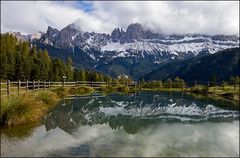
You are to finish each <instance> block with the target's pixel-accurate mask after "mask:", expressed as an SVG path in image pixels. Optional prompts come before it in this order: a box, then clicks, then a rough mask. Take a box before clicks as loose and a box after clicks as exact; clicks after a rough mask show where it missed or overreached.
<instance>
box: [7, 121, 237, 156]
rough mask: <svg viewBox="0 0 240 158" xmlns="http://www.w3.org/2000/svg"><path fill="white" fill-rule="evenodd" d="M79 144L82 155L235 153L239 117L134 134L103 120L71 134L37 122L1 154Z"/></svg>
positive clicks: (64, 151)
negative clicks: (231, 119) (29, 133)
mask: <svg viewBox="0 0 240 158" xmlns="http://www.w3.org/2000/svg"><path fill="white" fill-rule="evenodd" d="M11 145H12V146H11ZM83 145H85V146H84V147H85V148H88V150H86V151H87V152H86V151H85V153H84V154H86V155H82V156H239V121H234V122H233V123H208V122H205V123H199V124H179V123H178V124H177V123H161V124H158V125H156V124H155V125H152V126H149V127H148V128H146V129H144V130H141V131H139V132H138V133H136V134H134V135H133V134H127V133H126V132H124V131H123V129H119V130H112V129H111V128H110V127H109V126H108V125H107V124H103V125H94V126H83V127H79V128H78V129H76V130H75V131H74V132H73V133H72V134H71V135H69V134H68V133H66V132H64V131H63V130H61V129H60V128H56V129H52V130H50V131H48V132H46V131H45V129H44V127H43V126H41V127H39V128H37V129H36V130H35V132H34V134H33V135H32V137H30V138H27V139H26V140H24V141H23V142H17V143H16V145H13V144H11V143H10V142H8V145H6V143H5V144H4V146H2V151H4V152H5V153H2V154H3V155H2V156H4V154H7V155H9V156H11V155H17V156H27V155H31V156H34V155H35V156H44V155H45V154H46V155H49V154H50V155H52V153H59V154H60V155H71V154H72V152H73V151H74V150H73V149H78V150H81V149H82V148H81V147H82V146H83ZM78 153H81V151H78ZM46 155H45V156H46Z"/></svg>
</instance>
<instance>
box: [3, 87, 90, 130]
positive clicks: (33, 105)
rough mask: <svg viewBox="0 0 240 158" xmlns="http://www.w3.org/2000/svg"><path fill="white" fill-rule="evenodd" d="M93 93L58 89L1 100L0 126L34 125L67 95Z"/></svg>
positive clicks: (66, 88)
mask: <svg viewBox="0 0 240 158" xmlns="http://www.w3.org/2000/svg"><path fill="white" fill-rule="evenodd" d="M92 92H94V89H93V88H90V87H84V86H80V87H59V88H55V89H51V90H46V91H36V92H28V93H24V94H20V95H18V96H10V98H9V99H7V98H3V99H2V100H1V113H0V124H1V128H3V127H13V126H18V125H26V124H34V122H38V121H39V120H41V119H42V117H43V116H44V114H46V112H48V111H49V110H50V109H51V108H53V107H54V105H56V103H57V101H58V100H60V99H61V98H62V97H64V96H67V95H83V94H90V93H92Z"/></svg>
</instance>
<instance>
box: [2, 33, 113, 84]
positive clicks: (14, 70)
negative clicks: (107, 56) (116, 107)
mask: <svg viewBox="0 0 240 158" xmlns="http://www.w3.org/2000/svg"><path fill="white" fill-rule="evenodd" d="M0 59H1V62H0V70H1V73H0V74H1V76H0V78H1V79H3V80H7V79H8V80H11V81H16V80H42V81H48V80H50V81H62V76H64V75H65V76H66V77H67V78H66V81H73V80H74V81H76V80H78V81H105V82H111V81H112V78H111V77H110V76H107V75H104V74H102V73H99V72H96V71H86V70H84V69H77V68H74V66H73V62H72V59H71V58H70V57H68V58H67V59H66V62H63V60H62V59H60V58H52V57H50V56H49V54H48V52H47V50H41V49H38V48H36V46H32V45H30V44H29V43H28V42H26V41H19V40H17V38H16V37H15V36H13V35H11V34H8V33H7V34H2V35H1V54H0Z"/></svg>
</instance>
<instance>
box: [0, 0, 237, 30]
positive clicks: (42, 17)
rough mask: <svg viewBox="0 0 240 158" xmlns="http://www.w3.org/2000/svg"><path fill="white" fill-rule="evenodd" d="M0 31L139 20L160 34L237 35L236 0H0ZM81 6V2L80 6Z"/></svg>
mask: <svg viewBox="0 0 240 158" xmlns="http://www.w3.org/2000/svg"><path fill="white" fill-rule="evenodd" d="M1 3H2V5H1V29H2V31H1V32H6V31H10V30H11V31H20V32H24V33H32V32H36V31H38V30H41V31H46V28H47V26H48V25H50V26H52V27H56V28H58V29H62V28H63V27H65V26H66V25H68V24H70V23H72V22H73V21H76V20H77V19H78V20H77V23H79V25H80V27H81V28H82V29H83V30H87V31H97V32H106V33H110V32H111V31H112V30H113V29H114V28H115V27H123V28H126V27H127V26H128V25H129V24H130V23H133V22H139V23H141V24H143V25H144V26H146V27H150V28H152V29H154V30H156V31H161V32H164V33H205V34H238V35H239V29H238V28H239V3H238V2H227V1H226V2H223V1H219V2H216V1H214V2H213V1H212V2H206V1H205V2H202V1H201V2H190V1H188V2H184V1H180V2H173V1H150V2H144V1H141V2H136V1H117V2H113V1H112V2H111V1H105V2H104V1H93V2H90V1H89V2H87V3H88V5H89V4H91V5H92V8H93V10H92V11H91V12H85V11H84V9H80V8H77V7H76V4H77V3H76V2H47V1H42V2H31V1H28V2H27V1H25V2H20V1H19V2H13V1H11V2H6V1H5V2H1ZM83 6H84V5H83Z"/></svg>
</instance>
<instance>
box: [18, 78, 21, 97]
mask: <svg viewBox="0 0 240 158" xmlns="http://www.w3.org/2000/svg"><path fill="white" fill-rule="evenodd" d="M20 86H21V81H20V80H18V95H19V92H20Z"/></svg>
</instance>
